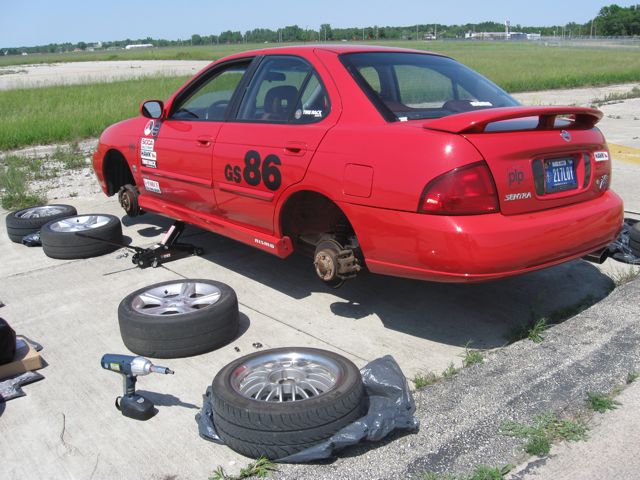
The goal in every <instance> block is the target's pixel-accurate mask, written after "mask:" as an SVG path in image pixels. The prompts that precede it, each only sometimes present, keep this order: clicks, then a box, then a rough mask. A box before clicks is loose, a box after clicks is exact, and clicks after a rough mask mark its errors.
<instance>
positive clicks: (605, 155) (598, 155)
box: [593, 152, 609, 162]
mask: <svg viewBox="0 0 640 480" xmlns="http://www.w3.org/2000/svg"><path fill="white" fill-rule="evenodd" d="M593 158H595V159H596V162H606V161H608V160H609V152H593Z"/></svg>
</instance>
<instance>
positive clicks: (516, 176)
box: [507, 167, 524, 187]
mask: <svg viewBox="0 0 640 480" xmlns="http://www.w3.org/2000/svg"><path fill="white" fill-rule="evenodd" d="M507 180H508V181H509V186H510V187H511V186H513V184H514V183H517V184H518V186H519V185H520V184H521V183H522V182H523V181H524V172H523V171H522V170H520V169H519V168H518V167H515V168H512V169H511V170H509V172H508V173H507Z"/></svg>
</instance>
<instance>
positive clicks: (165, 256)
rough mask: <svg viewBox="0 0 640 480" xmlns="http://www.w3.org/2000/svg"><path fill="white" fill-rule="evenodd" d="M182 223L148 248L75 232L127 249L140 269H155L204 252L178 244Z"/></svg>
mask: <svg viewBox="0 0 640 480" xmlns="http://www.w3.org/2000/svg"><path fill="white" fill-rule="evenodd" d="M184 228H185V224H184V222H180V221H176V222H174V223H173V224H172V225H171V226H170V227H169V230H167V231H166V232H165V234H164V236H163V237H162V240H161V241H160V243H158V244H156V245H154V246H153V247H149V248H142V247H135V246H133V245H125V244H124V243H119V242H112V241H111V240H105V239H103V238H98V237H95V236H92V235H88V234H86V233H82V232H76V235H78V236H79V237H84V238H90V239H91V240H96V241H99V242H105V243H109V244H111V245H115V246H117V247H122V248H128V249H129V250H132V251H134V252H135V253H134V254H133V256H132V257H131V261H132V262H133V263H134V264H136V265H137V266H138V267H140V268H147V267H153V268H157V267H159V266H160V265H162V264H163V263H167V262H170V261H172V260H179V259H181V258H185V257H189V256H192V255H202V254H203V253H204V250H203V249H202V248H200V247H196V246H195V245H191V244H189V243H181V242H178V239H179V238H180V236H181V235H182V232H184Z"/></svg>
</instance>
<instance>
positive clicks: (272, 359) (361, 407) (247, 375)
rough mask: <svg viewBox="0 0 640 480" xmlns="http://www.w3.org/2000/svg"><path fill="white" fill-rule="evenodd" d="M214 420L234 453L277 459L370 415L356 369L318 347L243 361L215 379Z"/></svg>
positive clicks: (279, 350)
mask: <svg viewBox="0 0 640 480" xmlns="http://www.w3.org/2000/svg"><path fill="white" fill-rule="evenodd" d="M211 402H212V407H213V422H214V425H215V427H216V430H217V432H218V435H220V438H221V439H222V440H223V441H224V442H225V443H226V444H227V445H228V446H229V447H230V448H232V449H233V450H235V451H237V452H239V453H241V454H243V455H246V456H248V457H252V458H258V457H261V456H264V457H267V458H270V459H273V460H277V459H281V458H284V457H287V456H289V455H293V454H294V453H297V452H300V451H302V450H305V449H306V448H309V447H312V446H314V445H317V444H318V443H320V442H322V441H324V440H326V439H328V438H330V437H331V436H332V435H333V434H334V433H336V432H338V431H339V430H340V429H342V428H343V427H345V426H347V425H349V424H351V423H353V422H354V421H356V420H357V419H359V418H361V417H362V416H363V415H364V414H365V413H366V412H365V409H366V397H365V394H364V387H363V385H362V377H361V375H360V372H359V371H358V368H357V367H356V366H355V365H354V364H353V363H352V362H351V361H349V360H348V359H346V358H344V357H343V356H341V355H338V354H336V353H333V352H328V351H325V350H319V349H315V348H301V347H300V348H299V347H291V348H276V349H272V350H264V351H261V352H257V353H252V354H250V355H247V356H244V357H242V358H239V359H237V360H235V361H233V362H231V363H230V364H228V365H227V366H225V367H224V368H223V369H222V370H220V372H219V373H218V374H217V375H216V377H215V378H214V380H213V386H212V397H211Z"/></svg>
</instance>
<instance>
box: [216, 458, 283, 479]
mask: <svg viewBox="0 0 640 480" xmlns="http://www.w3.org/2000/svg"><path fill="white" fill-rule="evenodd" d="M275 471H277V468H276V466H275V464H274V463H273V462H272V461H271V460H268V459H266V458H264V457H260V458H259V459H258V460H256V461H255V462H252V463H250V464H249V465H247V466H246V467H244V468H242V469H240V473H239V474H238V475H229V474H228V473H227V472H225V471H224V468H222V467H221V466H218V468H216V469H215V471H214V472H213V474H212V475H211V476H210V477H209V480H243V479H245V478H252V477H258V478H267V477H269V476H271V473H272V472H275Z"/></svg>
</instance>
